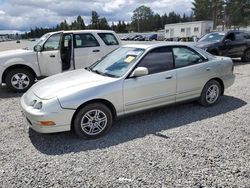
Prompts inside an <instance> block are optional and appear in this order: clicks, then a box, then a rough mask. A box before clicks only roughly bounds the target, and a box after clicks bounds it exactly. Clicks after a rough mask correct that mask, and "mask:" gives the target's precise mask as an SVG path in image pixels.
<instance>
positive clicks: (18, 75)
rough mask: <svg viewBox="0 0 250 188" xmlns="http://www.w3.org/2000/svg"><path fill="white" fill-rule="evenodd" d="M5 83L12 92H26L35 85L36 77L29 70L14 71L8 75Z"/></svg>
mask: <svg viewBox="0 0 250 188" xmlns="http://www.w3.org/2000/svg"><path fill="white" fill-rule="evenodd" d="M5 81H6V85H7V87H8V88H10V89H11V90H13V91H15V92H25V91H27V90H28V89H29V88H30V87H31V86H32V85H33V84H34V81H35V77H34V75H33V74H32V73H31V72H30V71H29V70H26V69H13V70H10V71H9V72H8V73H7V75H6V78H5Z"/></svg>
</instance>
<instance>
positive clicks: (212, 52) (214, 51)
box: [209, 49, 219, 55]
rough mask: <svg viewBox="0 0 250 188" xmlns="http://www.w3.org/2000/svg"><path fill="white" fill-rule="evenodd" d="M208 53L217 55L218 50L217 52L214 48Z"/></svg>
mask: <svg viewBox="0 0 250 188" xmlns="http://www.w3.org/2000/svg"><path fill="white" fill-rule="evenodd" d="M209 53H210V54H213V55H219V52H218V50H216V49H212V50H210V51H209Z"/></svg>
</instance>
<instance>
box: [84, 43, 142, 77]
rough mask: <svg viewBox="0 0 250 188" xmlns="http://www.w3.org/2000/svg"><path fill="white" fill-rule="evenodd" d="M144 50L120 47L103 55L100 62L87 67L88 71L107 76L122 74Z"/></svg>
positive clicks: (119, 75)
mask: <svg viewBox="0 0 250 188" xmlns="http://www.w3.org/2000/svg"><path fill="white" fill-rule="evenodd" d="M144 51H145V50H144V49H141V48H131V47H121V48H118V49H117V50H115V51H113V52H111V53H110V54H108V55H107V56H105V57H104V58H103V59H102V60H101V61H100V62H98V63H96V64H94V65H93V66H91V67H90V68H89V70H90V71H92V72H95V73H97V74H101V75H104V76H109V77H115V78H118V77H121V76H122V75H124V74H125V73H126V72H127V71H128V69H129V68H130V67H132V65H133V64H134V63H135V61H136V60H137V59H138V58H139V57H140V56H141V55H142V54H143V52H144Z"/></svg>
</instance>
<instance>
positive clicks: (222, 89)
mask: <svg viewBox="0 0 250 188" xmlns="http://www.w3.org/2000/svg"><path fill="white" fill-rule="evenodd" d="M211 80H216V81H217V82H219V83H220V85H221V95H223V94H224V89H225V88H224V83H223V81H222V80H221V79H220V78H212V79H211ZM211 80H209V81H211Z"/></svg>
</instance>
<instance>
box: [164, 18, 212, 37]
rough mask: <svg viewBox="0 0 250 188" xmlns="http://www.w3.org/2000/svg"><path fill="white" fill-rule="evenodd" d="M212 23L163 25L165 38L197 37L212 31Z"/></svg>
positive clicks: (198, 22)
mask: <svg viewBox="0 0 250 188" xmlns="http://www.w3.org/2000/svg"><path fill="white" fill-rule="evenodd" d="M213 25H214V23H213V21H208V20H206V21H197V22H184V23H174V24H166V25H165V38H166V39H170V38H184V37H198V38H200V37H201V36H202V35H204V34H206V33H209V32H210V31H212V30H213Z"/></svg>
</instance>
